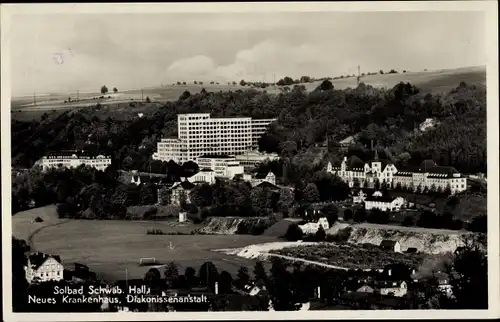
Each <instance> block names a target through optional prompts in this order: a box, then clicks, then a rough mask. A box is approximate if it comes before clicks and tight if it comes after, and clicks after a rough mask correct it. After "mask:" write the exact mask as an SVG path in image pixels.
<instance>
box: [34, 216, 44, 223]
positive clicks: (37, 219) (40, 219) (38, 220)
mask: <svg viewBox="0 0 500 322" xmlns="http://www.w3.org/2000/svg"><path fill="white" fill-rule="evenodd" d="M35 222H43V219H42V218H40V217H36V218H35Z"/></svg>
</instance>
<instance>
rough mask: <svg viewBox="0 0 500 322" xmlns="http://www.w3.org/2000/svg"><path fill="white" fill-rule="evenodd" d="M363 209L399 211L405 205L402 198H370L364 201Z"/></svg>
mask: <svg viewBox="0 0 500 322" xmlns="http://www.w3.org/2000/svg"><path fill="white" fill-rule="evenodd" d="M364 202H365V209H366V210H372V209H380V210H382V211H399V210H400V209H401V207H402V206H403V205H404V204H405V199H404V198H403V197H391V196H371V197H366V198H365V199H364Z"/></svg>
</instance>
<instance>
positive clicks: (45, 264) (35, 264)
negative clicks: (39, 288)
mask: <svg viewBox="0 0 500 322" xmlns="http://www.w3.org/2000/svg"><path fill="white" fill-rule="evenodd" d="M24 269H25V272H26V280H27V281H28V283H34V282H46V281H52V280H53V281H60V280H62V279H63V278H64V266H63V265H62V264H61V258H60V257H59V256H57V255H51V254H45V253H40V252H36V253H33V254H31V255H30V256H28V263H27V265H26V266H25V267H24Z"/></svg>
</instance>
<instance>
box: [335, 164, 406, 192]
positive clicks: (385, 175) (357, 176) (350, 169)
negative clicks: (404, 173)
mask: <svg viewBox="0 0 500 322" xmlns="http://www.w3.org/2000/svg"><path fill="white" fill-rule="evenodd" d="M351 158H353V157H351ZM354 158H355V157H354ZM356 159H357V158H356ZM377 159H378V158H375V160H374V161H372V162H370V163H364V162H362V161H361V160H359V159H357V160H358V162H352V164H351V165H349V162H348V160H347V157H344V160H342V163H341V164H340V166H338V167H334V166H333V165H332V163H331V162H328V165H327V167H326V171H327V172H328V173H332V174H336V175H338V176H339V177H340V178H341V179H342V180H343V181H344V182H346V183H347V184H348V185H349V187H354V186H355V182H356V181H357V182H358V183H359V186H360V187H365V183H366V184H367V185H369V186H372V185H373V184H374V182H375V181H376V180H378V181H379V182H380V183H382V182H385V183H386V184H387V185H389V186H390V185H391V183H392V179H393V176H394V174H395V173H396V172H397V171H398V169H396V166H395V165H394V164H392V163H388V162H385V161H384V162H383V161H379V160H377Z"/></svg>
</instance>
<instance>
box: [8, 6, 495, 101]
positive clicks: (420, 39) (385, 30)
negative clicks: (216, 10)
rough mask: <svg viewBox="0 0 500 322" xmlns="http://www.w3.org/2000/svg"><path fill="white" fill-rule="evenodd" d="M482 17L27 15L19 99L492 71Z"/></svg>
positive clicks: (20, 44)
mask: <svg viewBox="0 0 500 322" xmlns="http://www.w3.org/2000/svg"><path fill="white" fill-rule="evenodd" d="M484 19H485V17H484V14H483V13H481V12H475V13H474V12H357V13H354V12H352V13H339V12H337V13H333V12H301V13H299V12H296V13H220V14H212V13H210V14H206V13H205V14H202V13H182V14H180V13H175V14H129V15H125V14H115V15H111V14H100V15H96V14H73V15H69V14H59V15H18V16H14V17H13V18H12V25H11V28H12V29H11V33H10V34H11V39H12V40H11V66H12V68H11V72H12V92H13V95H14V96H17V95H25V94H32V93H33V92H37V93H48V92H65V93H67V92H74V91H75V90H76V89H78V90H80V91H81V92H84V91H98V90H99V89H100V86H101V85H103V84H106V85H107V86H108V87H110V88H112V87H114V86H116V87H117V88H118V89H132V88H140V87H142V86H151V85H159V84H170V83H173V82H174V81H178V80H180V81H192V80H203V81H210V80H214V81H215V80H218V81H229V80H231V81H232V80H236V81H239V80H240V79H246V80H254V81H262V80H263V81H268V82H271V81H272V79H273V74H275V75H276V79H279V78H281V77H284V76H287V75H289V76H292V77H300V76H302V75H309V76H314V77H323V76H337V75H340V74H346V73H349V74H353V73H356V69H357V65H358V64H359V65H361V69H362V72H368V71H378V70H380V69H384V70H389V69H391V68H395V69H397V70H403V69H406V70H409V71H421V70H423V69H429V70H430V69H445V68H455V67H465V66H477V65H485V64H486V53H485V20H484Z"/></svg>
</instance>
